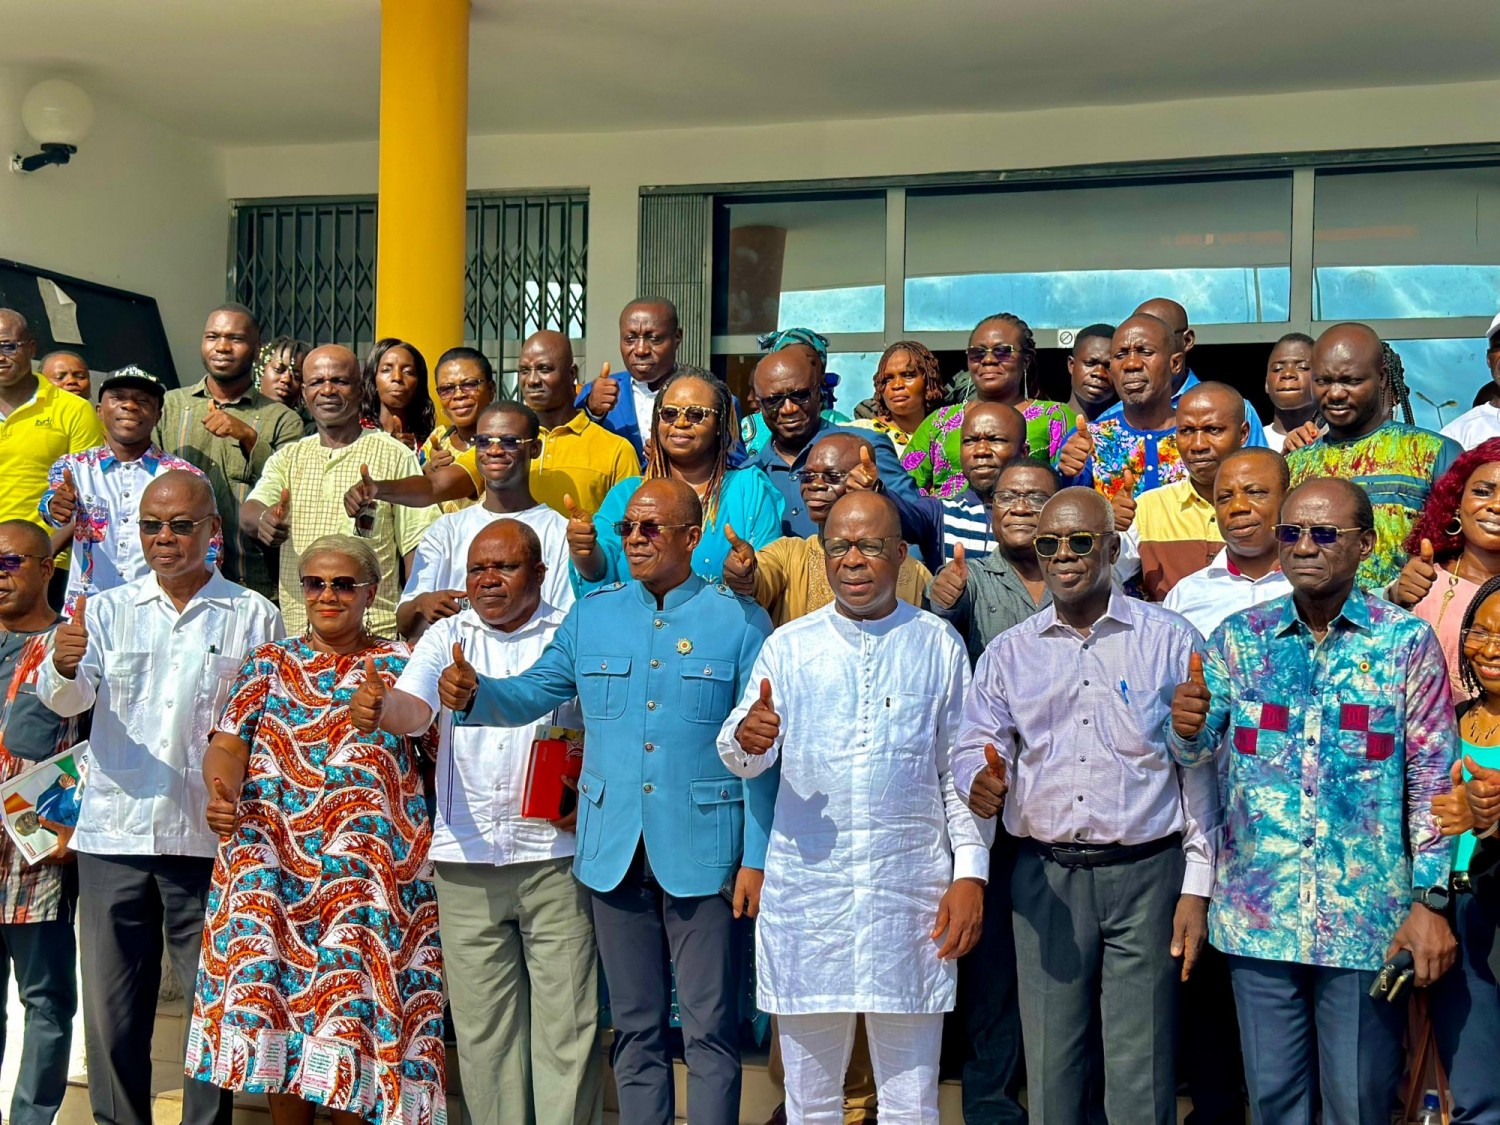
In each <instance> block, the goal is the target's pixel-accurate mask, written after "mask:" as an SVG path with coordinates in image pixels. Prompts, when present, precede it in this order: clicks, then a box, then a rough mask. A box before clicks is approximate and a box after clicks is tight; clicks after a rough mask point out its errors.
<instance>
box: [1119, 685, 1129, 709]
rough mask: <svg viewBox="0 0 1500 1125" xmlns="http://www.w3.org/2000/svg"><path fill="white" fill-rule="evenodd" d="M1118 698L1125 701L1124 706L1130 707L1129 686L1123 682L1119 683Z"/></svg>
mask: <svg viewBox="0 0 1500 1125" xmlns="http://www.w3.org/2000/svg"><path fill="white" fill-rule="evenodd" d="M1120 698H1121V699H1123V700H1124V701H1125V706H1126V707H1129V706H1130V685H1129V684H1127V683H1126V682H1125V681H1124V680H1121V681H1120Z"/></svg>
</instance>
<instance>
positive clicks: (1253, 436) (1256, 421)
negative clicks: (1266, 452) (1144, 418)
mask: <svg viewBox="0 0 1500 1125" xmlns="http://www.w3.org/2000/svg"><path fill="white" fill-rule="evenodd" d="M1197 385H1198V376H1196V375H1194V374H1193V373H1192V372H1191V371H1188V372H1186V373H1185V375H1184V377H1183V380H1182V382H1181V383H1179V384H1178V385H1177V389H1176V390H1175V391H1173V392H1172V409H1173V410H1176V409H1177V404H1178V403H1179V402H1181V401H1182V396H1183V394H1184V393H1186V392H1187V391H1190V390H1192V389H1193V388H1194V387H1196V386H1197ZM1124 415H1125V404H1124V403H1122V402H1120V401H1118V400H1116V401H1115V402H1112V403H1110V404H1109V406H1107V407H1105V409H1104V412H1103V413H1101V414H1100V415H1099V421H1101V422H1102V421H1104V420H1105V419H1106V418H1122V417H1124ZM1245 421H1246V422H1248V423H1249V424H1250V433H1249V436H1247V437H1246V438H1245V448H1247V449H1252V448H1260V447H1262V446H1269V445H1270V444H1271V443H1270V442H1269V441H1268V440H1267V438H1266V430H1265V427H1264V426H1262V425H1261V422H1260V416H1259V415H1257V414H1256V413H1255V411H1253V410H1246V411H1245ZM1276 448H1278V449H1279V448H1280V447H1279V446H1277V447H1276Z"/></svg>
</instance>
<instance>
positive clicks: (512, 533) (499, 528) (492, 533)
mask: <svg viewBox="0 0 1500 1125" xmlns="http://www.w3.org/2000/svg"><path fill="white" fill-rule="evenodd" d="M496 547H500V548H503V549H505V551H506V553H507V554H511V555H514V557H516V558H519V559H522V560H524V561H525V562H527V563H539V562H541V561H542V541H541V539H539V538H538V537H537V533H536V532H535V531H533V530H532V529H531V528H530V527H528V526H527V525H526V524H524V523H522V522H521V521H520V520H512V519H504V520H495V521H494V522H493V523H489V524H486V525H485V526H484V528H483V530H481V531H480V533H479V534H478V535H476V536H474V541H473V542H472V543H470V544H469V565H470V566H474V565H475V564H476V562H479V564H480V565H483V563H482V560H483V559H484V558H485V557H486V556H487V555H488V554H489V553H491V552H492V550H493V549H494V548H496Z"/></svg>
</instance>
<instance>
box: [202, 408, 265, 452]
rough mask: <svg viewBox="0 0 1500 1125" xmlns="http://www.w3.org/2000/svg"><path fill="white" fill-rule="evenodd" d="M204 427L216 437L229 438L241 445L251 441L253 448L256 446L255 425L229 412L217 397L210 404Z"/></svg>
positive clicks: (204, 418)
mask: <svg viewBox="0 0 1500 1125" xmlns="http://www.w3.org/2000/svg"><path fill="white" fill-rule="evenodd" d="M203 428H204V429H206V430H207V431H208V432H209V433H211V434H213V435H214V437H221V438H228V439H229V440H230V441H237V442H239V443H240V445H241V446H243V445H244V444H245V443H246V442H249V444H250V447H251V448H252V449H253V448H254V447H255V436H256V435H255V427H254V426H252V425H250V423H249V422H242V421H240V419H238V418H236V417H235V416H234V415H233V414H231V413H229V411H227V410H225V409H224V407H223V406H222V405H221V404H220V403H219V402H218V400H217V399H216V400H214V401H213V402H212V403H210V404H209V407H208V413H207V414H205V415H204V416H203Z"/></svg>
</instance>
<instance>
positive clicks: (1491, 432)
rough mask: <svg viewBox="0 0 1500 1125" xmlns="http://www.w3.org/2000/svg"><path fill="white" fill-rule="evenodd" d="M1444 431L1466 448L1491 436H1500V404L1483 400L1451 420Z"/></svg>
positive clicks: (1472, 446)
mask: <svg viewBox="0 0 1500 1125" xmlns="http://www.w3.org/2000/svg"><path fill="white" fill-rule="evenodd" d="M1442 433H1443V436H1444V437H1446V438H1452V439H1453V440H1454V441H1456V442H1458V444H1459V445H1461V446H1463V447H1464V448H1465V449H1473V448H1474V447H1475V446H1476V445H1480V444H1482V443H1484V442H1486V441H1488V440H1489V439H1490V438H1493V437H1500V406H1495V405H1494V404H1493V403H1488V402H1482V403H1480V404H1479V405H1478V406H1476V407H1474V409H1472V410H1466V411H1464V413H1462V414H1460V415H1459V416H1458V417H1457V418H1455V419H1453V421H1451V422H1449V423H1448V424H1447V425H1446V426H1444V427H1443V430H1442Z"/></svg>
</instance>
